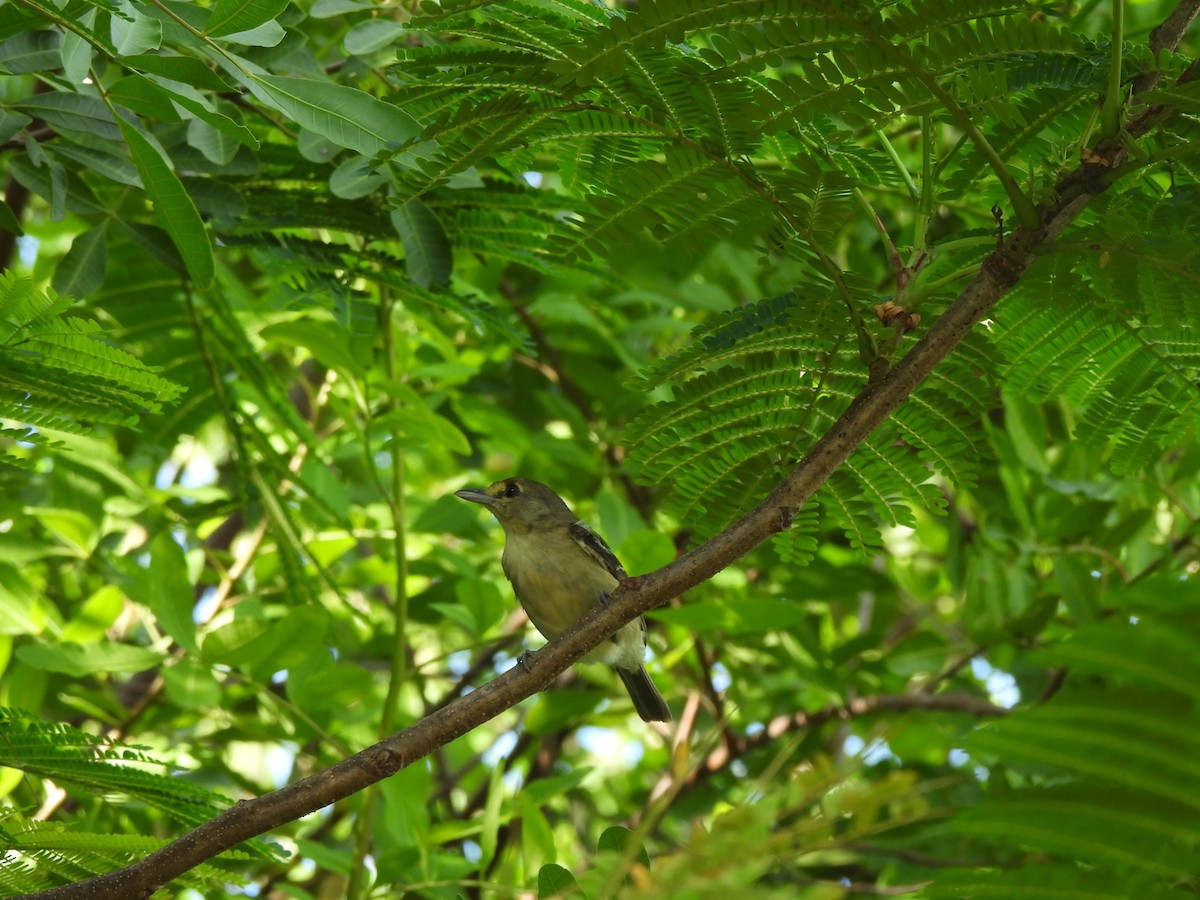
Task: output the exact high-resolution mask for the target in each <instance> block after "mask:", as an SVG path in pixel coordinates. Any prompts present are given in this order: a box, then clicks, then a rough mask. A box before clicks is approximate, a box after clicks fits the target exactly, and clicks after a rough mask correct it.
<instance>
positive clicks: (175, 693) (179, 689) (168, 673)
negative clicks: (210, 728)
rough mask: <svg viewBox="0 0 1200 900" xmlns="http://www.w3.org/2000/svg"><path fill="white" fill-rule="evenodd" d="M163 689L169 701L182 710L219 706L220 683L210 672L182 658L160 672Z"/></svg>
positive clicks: (186, 658)
mask: <svg viewBox="0 0 1200 900" xmlns="http://www.w3.org/2000/svg"><path fill="white" fill-rule="evenodd" d="M162 677H163V687H164V688H165V689H166V692H167V696H168V697H170V698H171V701H172V702H174V703H178V704H179V705H180V706H182V707H183V708H184V709H211V708H213V707H219V706H220V705H221V696H222V692H221V683H220V682H219V681H218V680H217V677H216V676H215V675H213V673H212V670H211V669H209V668H207V667H205V666H201V665H199V664H198V663H196V662H195V661H193V660H191V659H189V658H188V657H186V656H185V657H183V658H182V659H180V660H179V661H178V662H177V663H176V664H175V665H173V666H164V667H163V670H162Z"/></svg>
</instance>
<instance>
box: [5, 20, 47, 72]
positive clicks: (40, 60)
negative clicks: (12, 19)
mask: <svg viewBox="0 0 1200 900" xmlns="http://www.w3.org/2000/svg"><path fill="white" fill-rule="evenodd" d="M61 59H62V35H61V34H59V33H58V32H57V31H22V32H19V33H17V34H14V35H13V36H12V37H10V38H8V39H7V40H5V41H0V71H3V72H6V73H8V74H9V75H27V74H29V73H30V72H39V71H42V70H44V69H54V68H57V66H58V63H59V62H60V60H61Z"/></svg>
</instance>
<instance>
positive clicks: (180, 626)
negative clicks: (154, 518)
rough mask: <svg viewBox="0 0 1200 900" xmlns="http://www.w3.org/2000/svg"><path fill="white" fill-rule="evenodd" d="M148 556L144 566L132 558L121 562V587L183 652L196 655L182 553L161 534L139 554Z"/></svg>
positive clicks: (192, 601)
mask: <svg viewBox="0 0 1200 900" xmlns="http://www.w3.org/2000/svg"><path fill="white" fill-rule="evenodd" d="M146 553H148V554H149V560H147V561H146V563H145V565H142V564H141V563H140V561H135V560H134V559H133V558H129V557H126V558H124V559H122V560H121V561H120V568H121V571H122V572H123V573H124V575H125V579H124V581H123V583H122V587H123V588H124V590H125V592H126V593H127V594H129V596H130V597H131V598H133V599H134V600H136V601H137V602H138V603H141V604H143V605H144V606H146V607H147V608H149V609H150V611H151V612H153V613H154V618H155V620H156V621H157V623H158V627H159V628H161V629H162V630H163V631H165V632H166V633H167V634H169V635H170V636H171V637H172V638H174V639H175V641H176V642H177V643H178V644H179V645H180V646H181V647H183V648H184V649H185V650H190V651H193V652H194V651H196V650H197V649H198V645H197V643H196V623H195V621H194V619H193V618H192V610H193V608H194V607H195V605H196V592H195V588H194V587H193V586H192V583H191V581H190V580H189V578H188V572H187V559H186V558H185V557H184V555H183V549H182V548H181V547H180V546H179V544H177V543H176V542H175V539H174V538H172V537H171V535H170V534H169V533H166V532H164V533H162V534H160V535H158V536H157V537H156V538H154V540H153V541H151V542H150V544H149V546H147V547H144V548H143V549H142V550H141V551H139V554H138V556H139V560H140V558H141V557H142V555H143V554H146Z"/></svg>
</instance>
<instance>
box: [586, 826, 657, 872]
mask: <svg viewBox="0 0 1200 900" xmlns="http://www.w3.org/2000/svg"><path fill="white" fill-rule="evenodd" d="M632 838H633V832H632V831H630V830H629V829H628V828H626V827H625V826H624V825H610V826H609V827H608V828H605V829H604V831H603V832H602V833H601V835H600V840H599V841H597V843H596V850H597V852H599V853H603V852H605V851H609V852H612V853H621V854H624V853H625V851H626V848H627V847H628V846H629V842H630V841H631V840H632ZM633 858H634V859H636V860H637V861H638V862H640V863H641V864H642V865H644V866H649V865H650V857H649V855H648V854H647V853H646V848H645V847H642V846H639V847H638V848H637V853H635V854H634V857H633Z"/></svg>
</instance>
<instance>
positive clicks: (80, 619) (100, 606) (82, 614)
mask: <svg viewBox="0 0 1200 900" xmlns="http://www.w3.org/2000/svg"><path fill="white" fill-rule="evenodd" d="M124 609H125V596H124V595H123V594H122V593H121V591H120V589H119V588H117V587H116V586H115V585H111V584H106V585H105V586H104V587H102V588H100V590H98V591H96V593H94V594H92V596H90V597H88V598H87V600H86V601H84V603H83V605H82V606H80V607H79V611H78V612H77V613H76V614H75V615H74V617H73V618H72V619H71V621H70V622H68V623H67V624H66V626H65V627H64V628H63V630H62V634H61V635H59V637H60V639H61V640H64V641H73V642H74V643H77V644H88V643H91V642H92V641H99V640H101V639H102V638H103V637H104V635H105V633H106V632H107V631H108V629H109V628H111V627H112V624H113V623H114V622H115V621H116V620H117V617H118V616H120V615H121V612H122V611H123V610H124Z"/></svg>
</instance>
